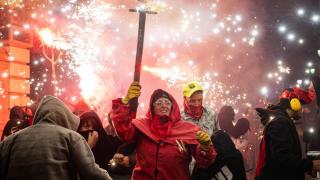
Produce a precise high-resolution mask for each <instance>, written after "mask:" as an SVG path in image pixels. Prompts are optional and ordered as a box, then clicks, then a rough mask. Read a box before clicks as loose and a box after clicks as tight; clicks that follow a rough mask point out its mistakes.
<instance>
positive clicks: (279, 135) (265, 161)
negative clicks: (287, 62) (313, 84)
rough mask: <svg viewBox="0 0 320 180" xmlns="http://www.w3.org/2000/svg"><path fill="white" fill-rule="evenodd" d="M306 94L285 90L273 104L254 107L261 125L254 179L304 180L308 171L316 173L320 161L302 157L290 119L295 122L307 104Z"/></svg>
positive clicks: (298, 141) (308, 100)
mask: <svg viewBox="0 0 320 180" xmlns="http://www.w3.org/2000/svg"><path fill="white" fill-rule="evenodd" d="M306 95H307V93H304V92H302V91H301V90H299V91H298V89H291V88H289V89H286V90H285V91H283V93H282V95H281V96H280V102H279V103H278V104H277V105H270V106H269V107H268V108H267V109H261V108H257V109H256V110H257V112H258V115H259V116H260V117H261V122H262V124H263V125H264V126H265V127H264V132H263V137H262V139H261V144H260V151H259V157H258V162H257V167H256V180H269V179H281V180H282V179H291V180H303V179H305V172H308V171H311V170H312V168H313V169H315V170H317V171H319V170H320V167H319V165H320V161H319V160H314V161H312V160H311V159H308V158H307V159H305V158H303V157H302V152H301V145H300V140H299V136H298V132H297V129H296V127H295V124H294V121H293V120H298V119H299V117H300V116H299V111H300V110H301V106H302V105H303V104H307V103H310V102H311V100H310V98H309V97H308V96H306Z"/></svg>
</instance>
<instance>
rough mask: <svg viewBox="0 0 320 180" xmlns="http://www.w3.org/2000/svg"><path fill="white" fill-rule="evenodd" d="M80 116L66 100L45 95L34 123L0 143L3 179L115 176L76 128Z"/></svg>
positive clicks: (0, 178) (0, 175) (72, 179)
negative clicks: (72, 110)
mask: <svg viewBox="0 0 320 180" xmlns="http://www.w3.org/2000/svg"><path fill="white" fill-rule="evenodd" d="M79 122H80V121H79V118H78V117H77V116H75V115H73V114H72V113H71V111H70V110H69V109H68V108H67V107H66V106H65V105H64V103H63V102H62V101H60V100H59V99H57V98H55V97H53V96H46V97H44V98H43V99H42V100H41V102H40V104H39V107H38V110H37V112H36V114H35V117H34V122H33V126H32V127H29V128H26V129H24V130H21V131H19V132H18V133H16V134H14V135H11V136H9V137H8V138H6V139H5V140H4V141H3V142H1V144H0V180H4V179H24V180H28V179H30V180H31V179H32V180H38V179H39V180H40V179H41V180H43V179H45V180H58V179H59V180H60V179H61V180H67V179H70V180H78V179H79V174H81V176H82V177H83V178H84V179H88V180H91V179H92V180H106V179H107V180H108V179H111V178H110V176H109V174H108V173H107V171H105V170H103V169H101V168H99V166H98V165H97V164H95V161H94V156H93V154H92V152H91V150H90V147H89V146H88V144H87V142H86V141H85V139H84V138H83V137H82V136H81V135H80V134H78V133H77V132H75V131H76V130H77V129H78V126H79Z"/></svg>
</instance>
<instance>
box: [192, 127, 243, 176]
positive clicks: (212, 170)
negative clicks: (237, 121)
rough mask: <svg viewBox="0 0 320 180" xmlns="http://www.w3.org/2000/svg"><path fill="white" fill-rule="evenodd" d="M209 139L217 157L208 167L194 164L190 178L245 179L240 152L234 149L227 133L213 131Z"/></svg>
mask: <svg viewBox="0 0 320 180" xmlns="http://www.w3.org/2000/svg"><path fill="white" fill-rule="evenodd" d="M211 141H212V143H213V145H214V146H215V148H216V149H217V153H218V155H217V158H216V160H215V162H214V163H213V164H212V165H210V166H209V167H208V168H199V167H198V166H196V167H195V168H194V170H193V172H192V176H191V179H192V180H211V179H215V180H246V179H247V177H246V172H245V168H244V162H243V157H242V154H241V152H240V151H239V150H238V149H236V147H235V145H234V143H233V142H232V140H231V138H230V136H229V134H227V133H226V132H224V131H223V130H217V131H214V132H213V134H212V136H211Z"/></svg>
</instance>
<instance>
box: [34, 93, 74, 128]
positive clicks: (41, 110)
mask: <svg viewBox="0 0 320 180" xmlns="http://www.w3.org/2000/svg"><path fill="white" fill-rule="evenodd" d="M42 122H46V123H52V124H56V125H59V126H62V127H64V128H67V129H71V130H74V131H77V130H78V127H79V124H80V119H79V117H78V116H76V115H74V114H73V113H72V112H71V111H70V110H69V108H68V107H67V106H66V105H65V104H64V103H63V102H62V101H61V100H60V99H58V98H56V97H54V96H45V97H43V98H42V100H41V101H40V104H39V107H38V109H37V111H36V113H35V116H34V120H33V124H34V125H35V124H38V123H42Z"/></svg>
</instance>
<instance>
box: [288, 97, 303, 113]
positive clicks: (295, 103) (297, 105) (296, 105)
mask: <svg viewBox="0 0 320 180" xmlns="http://www.w3.org/2000/svg"><path fill="white" fill-rule="evenodd" d="M290 108H291V109H292V110H293V111H299V110H300V109H301V102H300V100H299V99H298V98H292V99H291V100H290Z"/></svg>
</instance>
